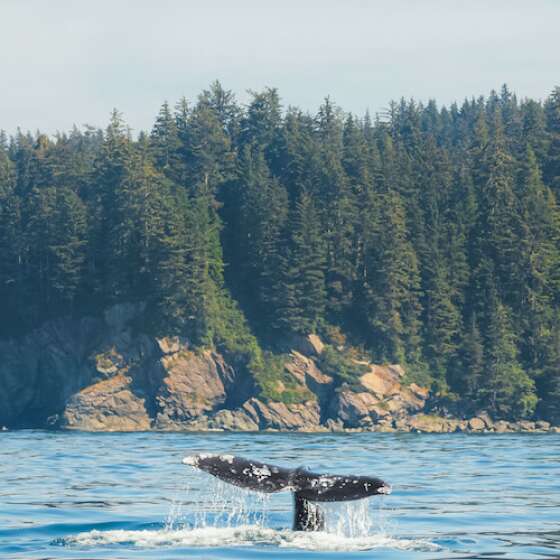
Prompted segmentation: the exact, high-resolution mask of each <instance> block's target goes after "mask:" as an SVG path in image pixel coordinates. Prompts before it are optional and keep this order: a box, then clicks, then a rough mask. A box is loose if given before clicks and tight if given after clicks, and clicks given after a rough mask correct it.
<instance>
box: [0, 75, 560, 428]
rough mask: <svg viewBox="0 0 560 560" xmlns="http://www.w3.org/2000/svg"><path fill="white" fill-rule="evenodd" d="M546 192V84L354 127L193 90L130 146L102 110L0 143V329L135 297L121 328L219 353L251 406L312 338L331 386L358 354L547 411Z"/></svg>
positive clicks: (551, 196) (555, 125)
mask: <svg viewBox="0 0 560 560" xmlns="http://www.w3.org/2000/svg"><path fill="white" fill-rule="evenodd" d="M0 125H1V123H0ZM558 196H560V87H557V88H555V89H554V90H553V91H552V93H551V94H550V95H549V96H548V97H547V98H546V99H545V100H544V101H536V100H532V99H523V100H520V99H518V98H517V96H516V95H515V94H514V93H512V92H511V91H510V90H509V89H508V88H507V87H506V86H503V87H502V88H501V90H500V91H499V92H491V93H490V94H489V95H488V96H487V97H479V98H471V99H467V100H465V101H464V102H463V103H462V104H452V105H450V106H448V107H439V106H438V105H437V104H436V103H435V102H434V101H430V102H428V103H427V104H423V103H419V102H416V101H413V100H404V99H403V100H401V101H400V102H392V103H390V104H388V107H387V108H386V110H384V111H383V112H380V113H379V114H377V115H376V116H375V117H372V116H370V115H369V114H365V115H363V116H356V115H354V114H351V113H348V112H345V111H344V110H343V109H341V108H340V107H338V106H337V105H336V104H334V103H333V101H332V100H331V99H329V98H326V99H325V100H324V102H323V104H322V105H321V106H320V107H319V109H318V111H317V113H316V114H310V113H309V112H306V111H303V110H300V109H298V108H295V107H284V106H283V105H282V101H281V98H280V97H279V93H278V91H277V90H276V89H273V88H267V89H265V90H263V91H261V92H251V94H250V99H249V101H248V102H247V103H246V104H240V103H238V102H237V101H236V99H235V96H234V94H233V93H232V92H231V91H228V90H226V89H224V88H223V87H222V86H221V85H220V84H219V83H218V82H215V83H213V84H212V85H211V86H210V87H209V88H208V89H207V90H205V91H203V92H202V93H201V94H200V95H199V97H198V98H197V99H196V100H193V101H192V102H191V101H188V100H186V99H181V100H179V102H178V103H177V104H176V105H174V104H169V103H167V102H166V103H164V104H163V105H162V106H161V109H160V111H159V113H158V114H157V115H156V116H155V122H154V124H153V128H152V130H151V131H149V132H140V133H139V134H133V133H132V131H131V130H130V129H129V128H128V127H127V125H126V122H125V120H124V119H123V117H122V115H121V114H120V113H119V112H118V111H116V110H115V111H114V112H113V113H112V115H111V116H110V121H109V124H108V126H107V128H106V129H105V130H99V129H96V128H93V127H87V126H86V127H83V128H74V129H73V130H71V131H70V132H68V133H59V134H56V135H52V136H49V135H45V134H42V133H40V132H37V133H34V134H31V133H24V132H21V131H18V132H17V133H16V134H15V135H13V136H11V137H8V136H7V135H6V134H5V133H2V134H1V135H0V337H2V338H9V337H16V336H20V335H22V334H24V333H26V332H29V331H30V330H32V329H34V328H36V327H38V326H39V325H40V324H41V323H43V322H45V321H47V320H50V319H53V318H57V317H61V316H68V315H72V316H83V315H87V314H95V313H99V312H101V310H103V309H105V308H106V307H107V306H110V305H112V304H115V303H119V302H144V303H145V305H146V311H145V314H144V318H143V319H142V324H139V325H138V328H139V329H144V330H146V331H148V332H152V333H156V334H157V333H161V334H166V335H171V334H175V335H180V336H183V337H185V338H186V339H188V340H189V341H190V343H191V344H192V345H193V346H194V347H215V348H218V349H220V350H221V351H223V352H226V353H229V354H230V355H234V356H236V360H237V363H239V364H242V366H243V367H246V368H248V370H249V371H250V372H251V373H252V374H253V375H254V378H255V380H256V381H257V383H258V385H259V387H260V390H261V394H262V396H263V398H266V397H267V396H268V397H272V396H273V395H272V392H273V389H272V387H273V384H272V382H271V380H273V379H274V378H275V377H277V376H282V375H283V372H282V371H281V370H282V366H281V363H280V361H279V356H280V355H281V353H282V352H283V351H284V350H283V344H284V342H283V341H286V340H289V339H290V337H293V336H297V335H306V334H309V333H317V334H319V335H320V336H321V337H322V338H323V339H324V340H325V341H326V342H327V344H328V347H327V353H326V354H325V357H324V358H323V360H324V361H325V364H324V366H325V368H327V369H329V368H330V369H332V370H333V371H335V372H338V375H339V376H340V377H341V380H342V381H345V382H346V381H347V382H351V379H352V376H353V375H357V373H359V371H358V372H357V371H356V370H357V369H358V370H359V368H357V367H356V366H355V362H352V361H351V360H349V358H348V356H353V355H355V356H359V355H364V356H367V357H368V358H369V359H372V360H374V361H375V362H377V363H400V364H403V366H404V367H405V369H406V371H407V380H408V381H409V382H412V381H414V382H417V383H422V384H425V385H429V386H430V387H431V388H432V391H433V394H434V395H437V396H438V398H440V399H442V402H443V401H445V402H447V403H451V404H450V406H451V405H453V406H458V407H462V408H463V409H465V410H467V409H473V410H481V409H484V410H487V411H489V412H490V413H491V414H492V415H494V416H495V417H503V418H521V417H532V416H538V417H542V418H548V419H559V418H560V208H559V206H558V202H557V197H558ZM286 394H289V392H288V393H286Z"/></svg>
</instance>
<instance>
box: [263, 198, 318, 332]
mask: <svg viewBox="0 0 560 560" xmlns="http://www.w3.org/2000/svg"><path fill="white" fill-rule="evenodd" d="M288 227H289V231H290V233H291V235H290V244H289V249H288V252H287V255H286V256H285V260H284V266H283V268H284V271H283V277H282V278H281V282H282V299H281V301H282V307H280V308H279V309H277V311H276V313H277V315H276V317H275V319H274V322H273V326H274V327H276V328H277V329H279V330H282V331H284V332H296V333H301V334H308V333H310V332H316V331H317V328H318V327H319V325H320V322H321V319H322V318H323V315H324V310H325V305H326V293H325V245H324V242H323V239H322V236H321V223H320V218H319V214H318V212H317V210H316V208H315V204H314V203H313V199H312V198H311V196H310V195H309V193H307V192H305V191H303V192H302V194H301V195H300V197H299V199H298V200H297V202H296V204H295V207H294V209H293V210H292V212H291V216H290V220H289V225H288Z"/></svg>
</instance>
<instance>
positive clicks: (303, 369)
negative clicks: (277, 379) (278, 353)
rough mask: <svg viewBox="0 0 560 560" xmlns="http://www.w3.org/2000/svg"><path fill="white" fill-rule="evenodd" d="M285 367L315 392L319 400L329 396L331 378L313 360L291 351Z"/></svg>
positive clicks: (331, 385)
mask: <svg viewBox="0 0 560 560" xmlns="http://www.w3.org/2000/svg"><path fill="white" fill-rule="evenodd" d="M285 368H286V369H287V370H288V371H289V372H290V373H291V374H292V375H293V376H294V377H295V379H297V380H298V381H299V383H301V384H302V385H305V386H307V388H308V389H309V390H310V391H312V392H313V393H315V394H316V395H317V397H318V398H319V400H320V401H321V402H323V401H325V400H327V399H328V398H329V397H330V396H331V392H332V387H333V378H332V377H331V376H330V375H326V374H324V373H323V372H322V371H321V370H320V369H319V368H318V367H317V365H316V364H315V361H314V360H312V359H311V358H308V357H307V356H304V355H303V354H301V353H300V352H297V351H295V350H294V351H292V353H291V354H290V357H289V360H288V361H287V362H286V364H285Z"/></svg>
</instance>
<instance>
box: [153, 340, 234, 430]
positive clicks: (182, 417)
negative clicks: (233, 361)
mask: <svg viewBox="0 0 560 560" xmlns="http://www.w3.org/2000/svg"><path fill="white" fill-rule="evenodd" d="M160 363H161V368H162V370H163V374H162V380H161V385H160V386H159V388H158V390H157V392H156V395H155V402H156V406H157V408H158V410H159V412H158V414H157V418H156V426H157V428H165V425H166V424H170V423H171V424H176V423H177V422H188V421H191V420H193V419H195V418H197V417H199V416H202V415H204V414H207V413H208V412H213V411H216V410H218V409H219V408H220V407H221V406H222V405H223V404H224V402H225V401H226V390H225V386H224V374H225V370H223V369H222V366H223V364H222V363H218V361H217V360H216V359H215V355H214V354H213V353H212V352H210V351H205V352H202V353H201V354H195V353H194V352H191V351H189V350H186V349H182V350H181V351H179V352H176V353H173V354H166V355H164V356H163V357H162V358H161V360H160Z"/></svg>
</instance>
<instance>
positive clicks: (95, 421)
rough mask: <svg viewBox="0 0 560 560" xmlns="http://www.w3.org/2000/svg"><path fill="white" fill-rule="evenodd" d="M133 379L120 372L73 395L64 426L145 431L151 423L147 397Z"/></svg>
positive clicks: (83, 428)
mask: <svg viewBox="0 0 560 560" xmlns="http://www.w3.org/2000/svg"><path fill="white" fill-rule="evenodd" d="M131 384H132V379H131V378H130V377H127V376H124V375H116V376H114V377H112V378H110V379H105V380H103V381H99V382H98V383H95V384H94V385H90V386H89V387H87V388H85V389H83V390H81V391H79V392H78V393H77V394H75V395H74V396H72V397H71V398H70V400H69V402H68V404H67V406H66V408H65V410H64V416H63V427H65V428H67V429H75V430H87V431H105V432H111V431H126V432H129V431H143V430H149V429H150V426H151V422H150V417H149V416H148V413H147V411H146V407H145V400H144V398H142V396H140V395H137V394H136V393H135V392H134V391H133V389H132V385H131Z"/></svg>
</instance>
